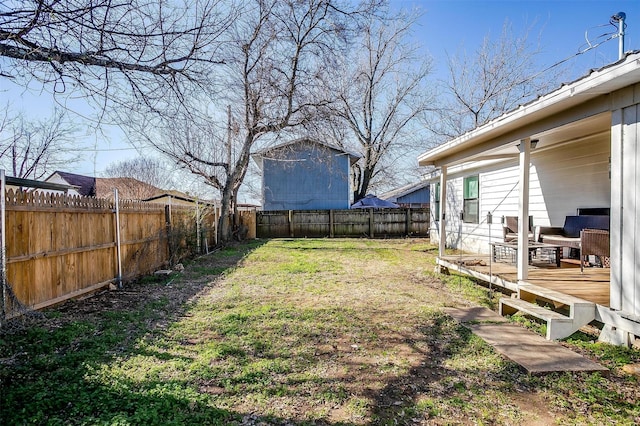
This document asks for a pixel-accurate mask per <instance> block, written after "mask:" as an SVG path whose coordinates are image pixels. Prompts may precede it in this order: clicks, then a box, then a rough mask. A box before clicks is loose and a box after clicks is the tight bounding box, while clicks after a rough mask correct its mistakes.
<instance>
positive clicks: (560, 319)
mask: <svg viewBox="0 0 640 426" xmlns="http://www.w3.org/2000/svg"><path fill="white" fill-rule="evenodd" d="M517 312H522V313H524V314H526V315H530V316H533V317H536V318H539V319H541V320H542V321H544V322H546V323H547V335H546V336H545V337H546V338H547V340H558V339H562V338H565V337H568V336H570V335H572V334H573V333H574V332H575V331H576V330H577V329H578V328H580V327H582V325H584V324H582V325H581V326H579V327H577V328H576V326H575V322H574V320H573V319H571V318H569V317H567V316H565V315H562V314H561V313H559V312H556V311H552V310H550V309H546V308H543V307H542V306H539V305H536V304H535V303H529V302H527V301H526V300H522V299H516V298H511V297H503V298H501V299H500V315H513V314H515V313H517Z"/></svg>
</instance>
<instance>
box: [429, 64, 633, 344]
mask: <svg viewBox="0 0 640 426" xmlns="http://www.w3.org/2000/svg"><path fill="white" fill-rule="evenodd" d="M639 122H640V52H632V53H629V54H627V55H626V56H625V57H624V58H622V59H620V60H619V61H618V62H616V63H614V64H610V65H608V66H605V67H603V68H601V69H598V70H593V71H592V72H591V73H590V74H589V75H587V76H585V77H583V78H581V79H578V80H576V81H574V82H572V83H569V84H566V85H563V86H561V87H560V88H559V89H558V90H556V91H554V92H551V93H549V94H547V95H544V96H541V97H540V98H538V99H536V100H534V101H531V102H530V103H528V104H524V105H522V106H520V107H519V108H517V109H515V110H513V111H511V112H509V113H506V114H504V115H503V116H501V117H498V118H496V119H494V120H493V121H491V122H489V123H487V124H485V125H483V126H481V127H478V128H476V129H474V130H471V131H470V132H468V133H466V134H464V135H462V136H459V137H457V138H455V139H453V140H451V141H449V142H447V143H444V144H442V145H439V146H437V147H435V148H433V149H431V150H429V151H427V152H425V153H423V154H422V155H420V156H419V157H418V162H419V164H420V165H422V166H432V167H433V173H432V174H431V175H430V176H428V177H427V180H428V181H430V182H431V183H432V185H433V186H432V193H433V194H434V198H433V199H432V206H434V209H433V211H434V215H433V217H432V223H431V229H432V230H433V231H432V233H431V238H432V239H433V240H436V241H438V242H439V244H438V245H439V256H438V264H439V265H440V266H441V267H446V268H448V269H450V270H451V269H453V270H459V271H460V272H463V273H466V274H468V275H471V276H474V277H476V278H478V279H481V280H483V281H486V282H491V283H493V284H495V285H500V286H502V287H504V288H507V289H510V290H512V291H514V292H515V295H514V296H515V297H513V298H503V299H502V300H501V301H500V312H501V313H503V314H510V313H513V312H518V311H520V312H524V313H527V314H531V315H533V316H537V317H539V318H542V319H544V320H545V321H547V324H548V329H551V328H554V329H555V331H553V332H551V333H550V334H548V335H547V338H549V339H557V338H563V337H566V336H569V335H570V334H571V333H573V332H574V331H575V330H577V329H578V328H579V327H580V326H581V325H580V324H582V325H584V324H587V323H589V322H591V321H592V320H594V319H595V320H598V321H600V322H602V323H603V324H604V325H605V330H606V333H605V336H606V337H605V338H606V339H607V340H608V341H612V342H616V343H617V342H620V343H621V344H628V343H629V342H631V341H633V340H634V339H635V336H640V287H639V286H638V277H640V268H639V265H640V262H638V259H639V258H640V256H639V253H640V251H639V250H638V247H640V245H639V244H638V241H640V227H638V226H637V223H639V221H638V218H639V217H640V216H639V212H640V209H639V208H638V206H640V203H638V198H637V194H638V182H640V180H638V176H640V149H639V148H638V144H637V141H638V137H639V136H640V133H639V132H638V129H639V125H638V123H639ZM585 211H588V212H594V211H599V212H604V211H606V213H583V212H585ZM590 215H602V216H604V217H606V219H607V220H606V224H605V225H603V227H594V226H587V225H586V223H587V222H590V221H588V220H586V219H585V216H590ZM514 216H515V217H517V227H518V229H517V232H516V233H515V240H514V249H513V253H515V256H514V259H512V260H513V261H512V262H511V264H504V263H493V262H490V259H489V252H490V251H491V247H495V244H496V242H499V241H502V232H500V231H501V230H502V228H503V227H502V225H503V224H504V218H506V217H514ZM498 218H502V221H501V220H500V219H498ZM574 218H577V219H574ZM527 219H529V220H527ZM532 222H533V224H534V225H535V226H534V228H535V230H536V231H534V230H532V229H531V227H530V224H531V223H532ZM574 222H579V223H581V224H585V226H581V227H580V228H579V229H576V230H572V227H571V226H569V224H570V223H574ZM591 228H595V229H598V230H602V232H601V233H602V234H603V235H606V236H607V239H608V244H607V246H608V247H609V248H610V255H609V253H608V251H607V254H605V255H604V256H606V257H607V258H608V259H610V268H589V269H586V270H585V272H584V273H581V272H580V268H562V267H559V266H560V265H559V262H558V265H553V266H549V265H542V266H538V265H535V264H534V265H530V264H529V257H530V255H531V252H532V249H533V248H534V245H536V244H543V243H544V244H549V245H551V244H558V245H562V246H563V250H564V251H565V252H564V253H563V254H562V255H561V256H559V255H558V254H556V256H555V258H556V259H559V258H565V257H571V256H572V253H573V251H571V250H575V249H578V250H581V249H583V248H584V247H585V244H584V243H583V241H584V240H583V239H582V235H583V234H582V231H583V230H584V229H591ZM543 229H544V230H545V231H544V232H543ZM552 229H559V230H560V234H561V236H562V237H563V238H565V239H566V240H565V242H562V243H560V242H557V243H547V242H546V240H543V238H541V235H544V236H547V235H550V234H551V232H552ZM569 231H572V232H569ZM547 232H548V233H549V234H547ZM589 232H591V231H589ZM604 233H606V234H604ZM573 234H575V235H573ZM531 235H533V236H531ZM569 239H576V240H578V242H577V244H576V245H571V246H570V245H568V243H569ZM504 242H506V239H505V240H504ZM492 244H493V245H492ZM450 249H456V250H460V251H463V252H468V253H472V255H471V256H470V258H471V259H468V260H474V259H475V260H478V262H473V261H471V262H469V261H467V262H465V261H461V259H459V257H458V256H449V255H448V253H450ZM592 254H595V253H592ZM588 255H589V253H587V256H588ZM597 255H598V256H600V254H597ZM580 257H582V253H581V254H580ZM574 259H575V258H574ZM581 262H582V260H580V261H578V265H580V263H581ZM549 301H551V303H550V304H549ZM539 302H542V304H543V305H544V304H546V306H544V307H543V306H539V305H540V303H539ZM549 305H550V306H551V308H552V309H553V307H554V306H560V305H562V306H569V309H568V311H569V313H568V315H566V316H562V315H560V314H558V313H554V312H550V311H549V310H548V309H544V308H548V307H549ZM565 313H566V312H565Z"/></svg>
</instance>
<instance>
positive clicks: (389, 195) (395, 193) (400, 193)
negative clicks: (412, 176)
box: [380, 181, 429, 203]
mask: <svg viewBox="0 0 640 426" xmlns="http://www.w3.org/2000/svg"><path fill="white" fill-rule="evenodd" d="M427 186H429V182H427V181H421V182H418V183H410V184H409V185H405V186H403V187H400V188H396V189H393V190H391V191H389V192H385V193H384V194H381V195H380V198H382V199H383V200H387V201H391V202H393V203H396V202H398V198H402V197H404V196H405V195H408V194H411V193H412V192H415V191H417V190H419V189H422V188H425V187H427Z"/></svg>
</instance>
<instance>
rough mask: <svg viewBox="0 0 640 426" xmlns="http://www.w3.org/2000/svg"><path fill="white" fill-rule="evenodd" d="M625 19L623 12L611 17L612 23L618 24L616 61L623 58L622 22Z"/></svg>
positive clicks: (625, 15)
mask: <svg viewBox="0 0 640 426" xmlns="http://www.w3.org/2000/svg"><path fill="white" fill-rule="evenodd" d="M625 19H627V14H626V13H624V12H618V13H616V14H615V15H613V16H612V17H611V20H612V21H616V22H617V23H618V59H622V57H623V56H624V27H625V23H624V20H625Z"/></svg>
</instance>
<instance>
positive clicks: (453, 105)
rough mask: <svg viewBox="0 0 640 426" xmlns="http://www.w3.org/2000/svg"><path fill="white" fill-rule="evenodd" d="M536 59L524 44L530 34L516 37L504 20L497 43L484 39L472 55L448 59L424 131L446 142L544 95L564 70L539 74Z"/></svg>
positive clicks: (531, 47)
mask: <svg viewBox="0 0 640 426" xmlns="http://www.w3.org/2000/svg"><path fill="white" fill-rule="evenodd" d="M540 54H541V50H540V49H539V48H538V47H537V46H534V45H532V44H531V42H530V41H529V30H526V31H525V32H524V33H523V34H522V35H520V36H516V35H514V34H513V31H512V27H511V24H510V23H509V22H508V21H505V23H504V25H503V28H502V32H501V34H500V36H499V38H498V39H497V40H492V39H491V38H490V37H489V36H487V37H485V38H484V40H483V41H482V44H481V45H480V47H479V48H478V50H477V51H476V52H475V53H474V54H473V55H471V56H469V55H467V54H466V53H465V52H464V51H462V52H461V53H458V54H457V55H454V56H452V57H450V58H449V61H448V67H449V81H448V82H446V83H445V97H444V98H443V99H441V102H440V105H441V106H442V108H441V110H440V112H439V114H437V116H433V117H432V121H431V122H430V123H429V124H428V127H429V129H430V130H432V131H433V132H434V133H435V134H436V135H438V136H440V137H441V138H442V139H451V138H454V137H456V136H459V135H461V134H463V133H465V132H467V131H469V130H471V129H473V128H475V127H478V126H481V125H483V124H485V123H487V122H489V121H491V120H492V119H494V118H496V117H498V116H500V115H502V114H504V113H505V112H508V111H510V110H512V109H514V108H516V107H517V106H518V105H520V104H522V103H525V102H527V101H528V100H531V99H532V98H533V97H535V96H537V95H539V94H540V93H544V92H547V91H548V90H549V89H550V88H551V87H553V85H555V84H557V81H558V79H559V77H560V76H561V75H562V73H563V70H562V69H557V68H554V69H552V70H549V71H547V72H545V73H541V72H539V71H538V70H537V69H536V65H537V64H536V60H537V58H538V57H539V55H540Z"/></svg>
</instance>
